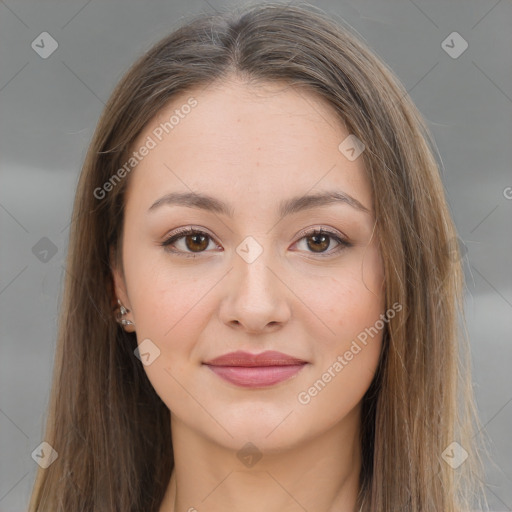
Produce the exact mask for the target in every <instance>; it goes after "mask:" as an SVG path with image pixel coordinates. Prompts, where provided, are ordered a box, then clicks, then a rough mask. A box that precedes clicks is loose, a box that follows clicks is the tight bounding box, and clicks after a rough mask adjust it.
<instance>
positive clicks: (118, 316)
mask: <svg viewBox="0 0 512 512" xmlns="http://www.w3.org/2000/svg"><path fill="white" fill-rule="evenodd" d="M117 303H118V304H119V312H118V313H117V314H116V321H117V322H118V323H119V324H121V325H122V326H124V327H126V326H133V327H135V324H134V323H133V322H132V321H131V320H128V319H127V318H123V316H124V315H126V314H127V313H130V310H129V309H127V308H125V307H124V306H123V304H122V303H121V301H120V300H119V299H117ZM129 332H133V331H131V330H130V331H129Z"/></svg>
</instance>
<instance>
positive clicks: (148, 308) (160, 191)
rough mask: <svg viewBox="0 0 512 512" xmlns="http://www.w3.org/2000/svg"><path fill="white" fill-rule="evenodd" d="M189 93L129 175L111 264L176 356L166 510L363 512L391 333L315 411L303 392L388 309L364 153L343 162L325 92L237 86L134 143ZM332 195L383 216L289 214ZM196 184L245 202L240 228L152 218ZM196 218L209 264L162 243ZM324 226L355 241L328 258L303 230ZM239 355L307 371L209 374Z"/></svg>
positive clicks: (200, 93)
mask: <svg viewBox="0 0 512 512" xmlns="http://www.w3.org/2000/svg"><path fill="white" fill-rule="evenodd" d="M191 96H194V98H196V100H197V101H198V105H197V106H196V107H195V108H194V109H192V110H191V112H190V113H189V114H188V115H187V116H185V117H184V118H183V119H180V122H179V124H178V125H177V126H175V127H174V129H173V131H172V132H171V133H169V134H167V135H165V136H164V137H163V139H162V141H160V142H158V144H157V146H156V147H155V148H154V149H152V150H151V151H150V152H149V154H148V155H147V156H145V157H144V159H143V160H142V161H141V162H140V163H139V164H138V166H137V167H136V169H135V170H133V171H132V174H130V176H129V180H130V181H129V186H128V191H127V196H126V210H125V224H124V232H123V242H122V260H123V269H124V273H123V270H122V269H121V268H117V267H115V268H114V271H113V274H114V281H115V288H116V293H117V297H119V298H120V299H121V301H122V302H123V304H124V305H125V306H126V307H128V308H129V309H130V313H129V314H128V315H127V316H126V318H129V319H130V320H132V321H133V322H134V324H135V329H136V333H137V339H138V343H139V344H140V343H141V342H142V341H143V340H145V339H147V338H149V339H150V340H151V342H152V343H154V345H156V346H157V347H158V349H159V350H160V355H159V356H158V357H157V358H156V359H155V360H154V361H153V362H152V363H151V364H150V365H147V366H144V369H145V371H146V373H147V376H148V378H149V380H150V381H151V383H152V385H153V387H154V389H155V391H156V392H157V393H158V395H159V396H160V397H161V398H162V400H163V401H164V402H165V404H166V405H167V406H168V407H169V409H170V411H171V430H172V441H173V445H174V450H175V469H174V471H173V474H172V477H171V479H170V482H169V486H168V488H167V492H166V495H165V499H164V502H163V503H162V506H161V508H160V512H178V511H179V512H185V511H194V510H197V511H203V510H205V511H206V510H208V511H209V512H217V511H218V512H220V511H222V512H224V511H226V510H245V511H249V512H256V511H258V512H259V511H261V510H266V511H268V512H277V511H279V512H283V511H286V512H295V511H301V512H303V510H304V509H307V510H315V512H327V511H334V510H336V511H337V512H349V511H350V512H354V511H355V503H356V496H357V492H358V490H359V486H358V478H359V472H360V469H361V446H360V443H359V441H358V436H359V430H360V421H361V419H360V410H361V399H362V397H363V395H364V393H365V392H366V390H367V389H368V387H369V385H370V383H371V381H372V378H373V376H374V373H375V371H376V368H377V364H378V360H379V355H380V351H381V344H382V332H381V331H380V332H379V334H378V335H375V336H374V337H373V338H371V340H370V341H369V343H368V344H367V345H366V346H364V347H363V348H362V350H361V351H360V352H359V353H357V355H354V357H353V359H352V360H351V361H348V362H347V365H346V366H344V367H343V369H342V371H339V372H338V373H335V374H334V375H335V377H332V378H331V380H330V382H328V383H327V384H326V385H325V387H324V388H323V389H322V390H321V391H320V392H318V394H317V395H316V396H314V397H311V400H310V401H309V403H307V404H303V403H300V402H299V400H298V396H299V393H301V392H304V391H307V390H308V388H310V387H311V386H312V384H313V383H314V382H315V381H317V380H318V379H320V378H321V377H322V374H324V372H326V371H327V369H328V368H329V367H332V365H333V363H334V362H335V361H336V360H337V357H338V356H339V355H343V354H344V353H345V352H346V351H347V350H349V348H350V346H351V343H352V341H353V340H354V339H355V338H356V336H357V335H358V334H359V333H361V332H362V331H364V329H365V328H368V327H370V326H373V325H374V324H375V322H376V321H377V320H378V319H379V318H380V315H381V314H383V313H384V312H385V309H384V308H385V302H384V286H383V284H384V274H383V265H382V260H381V256H380V251H379V247H378V242H377V239H376V235H375V233H374V227H375V218H374V215H373V210H372V196H371V189H370V184H369V182H368V178H367V177H366V174H365V170H364V164H363V159H362V158H357V159H356V160H354V161H350V160H348V159H347V158H346V157H345V156H344V155H343V154H342V153H341V152H340V150H339V149H338V145H339V144H340V142H341V141H343V140H344V139H345V138H346V137H347V136H348V135H349V132H348V131H347V130H346V128H345V127H344V125H343V123H342V122H340V120H339V119H338V118H337V117H336V116H335V113H334V112H333V111H332V110H331V107H330V106H329V105H328V104H327V103H325V102H324V100H323V99H319V98H317V97H316V96H315V95H313V94H312V93H306V92H305V91H304V90H302V91H297V90H295V89H293V88H291V87H289V86H287V85H276V84H265V85H258V86H256V85H247V84H246V83H244V82H242V81H240V80H239V79H237V78H231V79H230V80H228V81H224V82H223V83H222V84H216V85H214V86H213V85H211V86H209V87H208V88H206V89H196V90H190V91H187V92H186V93H183V94H182V95H181V96H177V97H175V98H173V100H172V101H171V103H169V104H168V105H167V106H166V107H165V108H164V109H163V110H162V111H161V112H160V113H159V114H158V115H157V116H156V117H155V118H154V119H153V120H152V121H151V122H150V123H149V124H148V125H147V127H146V129H145V130H144V131H143V132H142V133H141V134H140V136H139V137H138V140H137V141H136V144H135V146H136V147H137V148H138V147H139V146H140V145H142V144H143V143H144V141H145V140H146V138H147V136H148V135H151V134H152V131H153V130H154V129H155V127H157V126H158V125H159V123H161V122H163V121H165V120H168V119H169V117H170V116H171V115H172V113H173V111H174V110H175V109H176V108H180V106H181V105H183V104H184V103H186V101H187V99H188V98H190V97H191ZM330 190H341V191H343V192H345V193H347V194H349V195H350V196H352V197H354V198H355V199H357V200H358V201H359V202H360V203H362V205H364V206H365V207H366V208H367V209H368V212H363V211H360V210H358V209H356V208H353V207H352V206H350V205H348V204H345V203H335V204H330V205H327V206H322V207H316V208H314V209H310V210H304V211H301V212H298V213H294V214H291V215H289V216H286V217H282V218H280V217H279V216H278V214H277V205H278V204H279V202H280V201H282V200H284V199H288V198H290V197H292V196H302V195H305V194H308V193H309V194H311V193H317V192H320V191H330ZM190 191H195V192H198V193H208V194H210V195H213V196H215V197H216V198H219V199H221V200H223V201H227V202H229V203H230V204H231V206H232V208H233V210H234V216H233V218H229V217H227V216H226V215H223V214H216V213H212V212H208V211H203V210H200V209H196V208H189V207H186V206H176V205H163V206H160V207H158V208H155V209H154V210H153V211H151V212H148V209H149V207H150V206H151V205H152V204H153V203H154V202H155V201H156V200H158V199H159V198H161V197H162V196H164V195H165V194H167V193H169V192H190ZM186 226H194V227H195V228H198V229H201V230H202V231H205V232H207V234H208V235H210V238H207V239H206V241H204V243H201V240H199V241H198V240H197V239H194V238H193V237H190V236H189V237H188V241H189V245H187V237H185V238H181V239H179V240H177V241H176V242H174V246H173V247H174V249H175V250H178V251H182V252H185V253H188V254H192V255H194V254H195V256H196V257H195V258H187V257H183V256H179V255H176V254H173V253H171V252H169V247H168V248H165V247H162V246H161V245H160V244H161V243H162V242H163V241H164V240H165V239H166V238H169V235H172V234H173V233H174V232H175V231H176V229H177V228H181V227H186ZM320 227H323V228H324V229H326V230H330V231H333V232H334V233H335V234H338V235H340V236H341V237H342V238H346V239H348V240H349V242H350V243H351V244H352V245H351V246H350V247H344V246H342V245H340V244H339V243H338V242H337V241H336V240H335V239H333V238H330V237H329V238H327V239H326V241H325V243H324V244H323V245H322V244H320V248H319V249H317V250H316V251H315V245H314V242H315V241H316V242H317V243H318V237H317V238H316V239H315V237H314V235H307V234H306V235H304V234H301V232H302V230H304V229H306V228H309V229H311V230H314V229H315V228H320ZM247 236H252V237H253V238H254V239H255V240H256V241H257V242H258V244H259V245H260V246H261V248H262V249H263V252H262V253H261V254H260V255H259V257H257V258H256V260H255V261H253V262H251V263H248V262H247V261H246V260H244V259H243V258H242V257H240V256H239V254H238V253H237V252H236V249H237V247H238V246H239V244H241V242H242V241H243V240H244V239H245V238H246V237H247ZM191 238H192V239H191ZM320 241H322V240H320ZM338 249H339V250H338ZM322 254H327V256H324V257H322ZM235 350H245V351H247V352H251V353H260V352H262V351H265V350H277V351H280V352H284V353H285V354H289V355H292V356H295V357H298V358H301V359H303V360H305V361H307V362H308V364H307V365H305V366H304V368H303V369H302V370H301V371H300V372H299V373H298V374H296V375H295V376H294V377H292V378H290V379H289V380H286V381H284V382H281V383H279V384H276V385H273V386H271V387H268V388H257V389H248V388H242V387H239V386H235V385H233V384H231V383H228V382H226V381H224V380H223V379H221V378H220V377H218V376H217V375H216V374H214V373H213V372H212V371H211V370H210V369H209V368H208V367H207V366H204V365H203V364H202V363H203V362H205V361H207V360H209V359H212V358H213V357H216V356H219V355H222V354H225V353H227V352H232V351H235ZM248 442H251V443H252V444H253V445H254V446H256V447H257V450H258V452H259V454H261V456H262V457H261V459H260V460H259V461H258V462H257V463H255V464H254V465H252V466H251V467H249V466H248V465H247V464H244V463H243V462H242V461H241V460H240V458H239V457H237V453H238V452H239V451H240V450H241V449H242V448H243V447H244V445H246V443H248ZM246 451H247V449H246ZM243 453H246V452H243Z"/></svg>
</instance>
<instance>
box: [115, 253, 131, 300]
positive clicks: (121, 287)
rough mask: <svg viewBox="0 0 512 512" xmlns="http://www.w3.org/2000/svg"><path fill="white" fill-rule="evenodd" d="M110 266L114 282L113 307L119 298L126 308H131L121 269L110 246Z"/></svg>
mask: <svg viewBox="0 0 512 512" xmlns="http://www.w3.org/2000/svg"><path fill="white" fill-rule="evenodd" d="M110 268H111V269H112V280H113V284H114V294H115V297H114V299H115V307H118V304H117V299H119V300H120V301H121V302H122V303H123V306H125V307H126V308H127V309H132V308H131V304H130V301H129V300H128V293H127V292H126V282H125V279H124V273H123V269H122V268H121V265H120V264H119V262H118V261H117V260H116V258H115V252H114V248H113V247H111V248H110Z"/></svg>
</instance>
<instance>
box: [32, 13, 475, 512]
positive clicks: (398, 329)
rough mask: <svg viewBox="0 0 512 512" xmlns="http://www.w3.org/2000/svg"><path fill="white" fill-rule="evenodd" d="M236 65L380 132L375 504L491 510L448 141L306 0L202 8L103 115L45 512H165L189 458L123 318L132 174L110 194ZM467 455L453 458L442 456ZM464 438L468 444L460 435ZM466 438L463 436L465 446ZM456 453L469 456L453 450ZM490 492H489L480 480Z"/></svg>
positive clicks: (367, 507) (49, 437) (66, 321)
mask: <svg viewBox="0 0 512 512" xmlns="http://www.w3.org/2000/svg"><path fill="white" fill-rule="evenodd" d="M232 75H236V76H239V77H242V78H243V79H245V80H246V81H247V82H248V83H249V82H251V81H252V82H258V81H259V82H262V83H264V82H277V81H279V82H281V83H288V84H289V85H292V86H293V87H296V88H297V89H299V88H302V90H304V91H305V92H306V93H307V94H316V95H319V96H320V97H322V98H323V99H325V100H327V101H328V102H329V104H330V105H331V106H332V109H333V112H335V113H336V114H337V115H338V117H339V119H340V122H343V123H345V126H346V128H347V129H348V130H349V131H350V133H351V134H354V135H356V136H357V137H358V138H359V139H360V140H361V141H363V143H364V144H365V147H366V149H365V151H364V152H363V154H362V157H363V158H364V163H365V167H366V171H367V175H368V179H369V181H370V183H371V187H372V192H373V202H374V210H375V215H376V219H377V224H376V225H377V236H378V237H379V241H380V246H381V254H382V258H383V262H384V268H385V288H386V292H385V293H386V303H387V305H391V304H394V303H395V302H397V303H399V304H401V305H402V307H403V310H402V313H401V314H400V315H397V316H396V317H395V318H393V319H391V320H390V321H389V322H388V323H387V326H386V328H385V330H384V338H383V350H382V355H381V360H380V364H379V368H378V371H377V373H376V375H375V378H374V380H373V382H372V384H371V386H370V389H369V390H368V392H367V393H366V394H365V396H364V399H363V416H362V430H361V439H360V441H361V446H362V455H363V463H362V470H361V475H360V484H361V485H360V494H359V500H358V506H361V505H362V506H363V510H364V511H365V512H369V511H378V512H419V511H421V512H454V511H456V510H469V509H471V508H472V507H474V503H472V501H471V500H472V498H473V496H472V493H474V494H475V496H476V497H477V498H478V497H480V496H482V495H483V489H481V488H480V487H479V484H480V477H479V475H480V474H481V461H480V457H479V455H478V449H477V447H476V444H475V436H474V432H475V429H476V428H477V427H478V418H477V415H476V411H475V406H474V399H473V397H472V394H471V389H472V388H471V377H470V364H469V355H468V354H469V351H468V347H467V340H466V337H465V336H464V335H463V334H464V333H463V332H461V330H460V328H459V326H460V323H461V320H462V321H463V308H462V300H463V297H462V294H463V274H462V271H461V263H460V258H459V252H458V246H457V243H456V240H457V238H456V237H457V235H456V231H455V228H454V225H453V222H452V220H451V216H450V212H449V209H448V206H447V203H446V200H445V196H444V190H443V185H442V182H441V179H440V174H439V169H438V165H437V163H436V159H435V157H434V154H435V153H434V150H433V148H434V147H435V146H434V143H433V138H432V136H431V135H430V133H429V130H428V129H427V127H426V124H425V122H424V120H423V119H422V117H421V115H420V113H419V112H418V110H417V109H416V107H415V106H414V105H413V103H412V102H411V100H410V98H409V96H408V94H407V92H406V91H405V89H404V88H403V86H402V85H401V84H400V83H399V81H398V80H397V79H396V77H395V76H394V74H393V73H392V72H391V71H390V69H389V68H388V67H386V66H385V65H384V64H383V63H382V62H381V61H380V59H379V58H377V57H376V56H375V55H374V54H373V53H372V51H371V50H370V49H369V48H368V47H367V46H366V44H365V43H364V42H363V41H362V39H361V38H360V37H359V36H358V35H356V34H355V33H354V32H353V31H352V30H351V29H350V28H349V27H347V26H346V25H345V24H344V22H343V21H342V20H338V21H336V20H333V19H332V16H329V15H327V14H325V13H324V12H322V11H320V10H319V9H317V8H315V7H313V6H311V5H309V4H305V5H302V6H284V5H282V4H274V3H258V4H254V5H246V6H245V7H243V8H239V9H238V10H236V11H235V12H224V13H221V14H218V15H206V14H201V15H198V16H194V17H193V18H192V19H189V20H187V22H186V23H183V24H182V25H181V27H180V28H178V29H177V30H175V31H174V32H173V33H172V34H170V35H169V36H168V37H166V38H165V39H163V40H161V41H160V42H158V43H157V44H156V45H155V46H153V47H152V48H151V49H150V50H149V51H148V52H147V53H145V54H144V55H143V56H142V57H140V58H139V60H138V61H137V62H135V64H134V65H133V66H132V67H131V68H130V69H129V71H128V72H127V73H126V75H125V76H124V77H123V79H122V80H121V81H120V83H119V84H118V85H117V87H116V88H115V90H114V91H113V93H112V95H111V97H110V99H109V101H108V103H107V105H106V107H105V109H104V112H103V114H102V116H101V118H100V120H99V123H98V126H97V129H96V132H95V134H94V137H93V140H92V142H91V145H90V147H89V151H88V153H87V156H86V159H85V162H84V165H83V169H82V173H81V176H80V181H79V184H78V187H77V191H76V197H75V203H74V210H73V216H72V224H71V229H70V239H69V250H68V259H67V270H66V277H65V291H64V296H63V301H62V306H61V311H60V324H59V337H58V343H57V350H56V356H55V364H54V370H53V384H52V390H51V399H50V404H49V413H48V416H47V423H46V432H45V434H44V440H45V441H46V442H48V443H49V444H50V445H51V446H52V447H53V448H54V449H55V450H56V451H57V453H58V457H57V459H56V460H55V461H54V462H53V463H52V464H51V465H50V466H49V467H48V468H47V469H39V472H38V474H37V478H36V481H35V484H34V490H33V493H32V497H31V502H30V511H31V512H36V511H37V512H39V511H51V512H57V511H66V512H69V511H73V512H78V511H88V512H89V511H90V512H92V511H94V512H100V511H109V512H111V511H122V512H127V511H142V510H144V511H146V512H151V511H155V512H156V511H158V508H159V506H160V504H161V502H162V499H163V496H164V493H165V490H166V487H167V485H168V483H169V479H170V476H171V471H172V469H173V465H174V460H173V447H172V443H171V432H170V418H169V414H170V413H169V410H168V409H167V407H166V405H165V404H164V403H163V402H162V400H161V399H160V398H159V397H158V395H157V394H156V392H155V390H154V389H153V387H152V385H151V384H150V382H149V380H148V378H147V376H146V374H145V372H144V369H143V366H142V364H141V363H140V361H139V360H138V359H137V358H136V357H135V356H134V349H135V348H136V347H137V340H136V335H135V334H134V333H126V332H125V331H124V330H123V329H122V328H121V327H120V326H119V325H118V324H117V323H116V321H115V319H114V315H113V308H114V293H113V286H112V272H111V263H112V260H111V259H110V256H111V254H110V251H111V249H112V250H113V254H114V255H115V256H114V257H116V258H119V254H120V251H119V246H120V239H121V238H120V237H121V234H122V228H123V212H124V195H125V190H126V186H127V182H128V177H126V178H125V179H122V180H120V181H119V183H116V184H115V186H113V187H111V188H112V190H111V191H109V193H108V194H105V197H103V198H101V199H98V197H97V194H96V195H95V194H94V191H95V190H97V189H98V188H101V187H102V186H103V185H104V184H105V183H106V182H108V181H109V180H110V179H111V178H112V176H113V175H115V174H116V172H118V170H119V169H120V168H121V167H122V166H123V164H124V163H125V161H126V160H125V159H126V155H127V154H128V152H129V151H130V150H132V149H133V147H132V146H133V143H134V141H135V139H136V137H137V135H138V134H139V133H140V132H141V130H142V129H143V128H144V127H145V125H146V124H147V123H148V122H149V121H150V120H151V119H152V118H153V116H154V115H155V114H156V113H157V112H158V111H159V110H161V109H162V107H164V106H165V105H166V104H167V103H168V102H169V101H170V100H171V99H172V98H173V97H175V96H176V95H177V94H178V93H182V92H186V91H189V90H191V89H192V88H197V87H203V86H204V87H206V86H208V85H209V84H212V83H215V82H222V80H223V79H225V78H227V77H229V76H232ZM452 442H457V443H459V445H461V446H462V448H463V449H464V450H466V452H468V454H469V457H468V459H467V460H466V461H465V462H464V463H463V464H462V465H461V466H460V467H458V468H456V469H454V468H452V467H451V466H450V464H448V463H447V462H446V461H445V458H443V455H442V454H443V452H444V451H445V449H446V448H447V447H449V445H450V444H451V443H452ZM456 448H457V447H456ZM457 449H458V448H457ZM449 453H450V454H451V455H452V454H453V452H449ZM479 489H480V490H479Z"/></svg>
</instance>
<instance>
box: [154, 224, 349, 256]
mask: <svg viewBox="0 0 512 512" xmlns="http://www.w3.org/2000/svg"><path fill="white" fill-rule="evenodd" d="M181 239H184V241H185V248H184V250H183V249H178V250H176V249H172V248H171V247H173V246H174V245H175V243H177V242H178V241H181ZM308 239H310V240H311V241H312V242H309V241H308V242H306V245H307V247H308V248H309V249H312V251H311V252H313V253H315V254H318V255H320V256H326V255H332V253H337V252H339V251H340V250H342V249H343V248H345V247H349V246H350V245H351V244H350V243H349V242H348V241H347V240H345V239H344V238H341V237H340V236H339V235H337V234H336V233H333V232H331V231H326V230H324V229H316V230H313V231H310V232H308V233H304V234H303V236H302V238H300V240H299V242H300V241H302V240H308ZM331 239H332V240H335V241H336V242H337V243H338V248H337V249H334V250H331V251H329V252H326V249H328V248H329V246H330V245H331ZM210 240H212V237H211V236H210V235H209V234H208V233H205V232H204V231H200V230H197V229H191V228H187V229H183V230H181V231H179V232H178V233H175V234H173V235H172V236H171V237H169V238H167V239H166V240H164V242H162V244H161V245H162V246H163V247H169V249H167V250H168V251H169V252H171V253H173V254H176V255H178V256H185V257H189V258H195V257H196V255H197V254H200V253H202V252H205V251H206V249H207V248H208V246H209V245H210V242H209V241H210Z"/></svg>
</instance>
